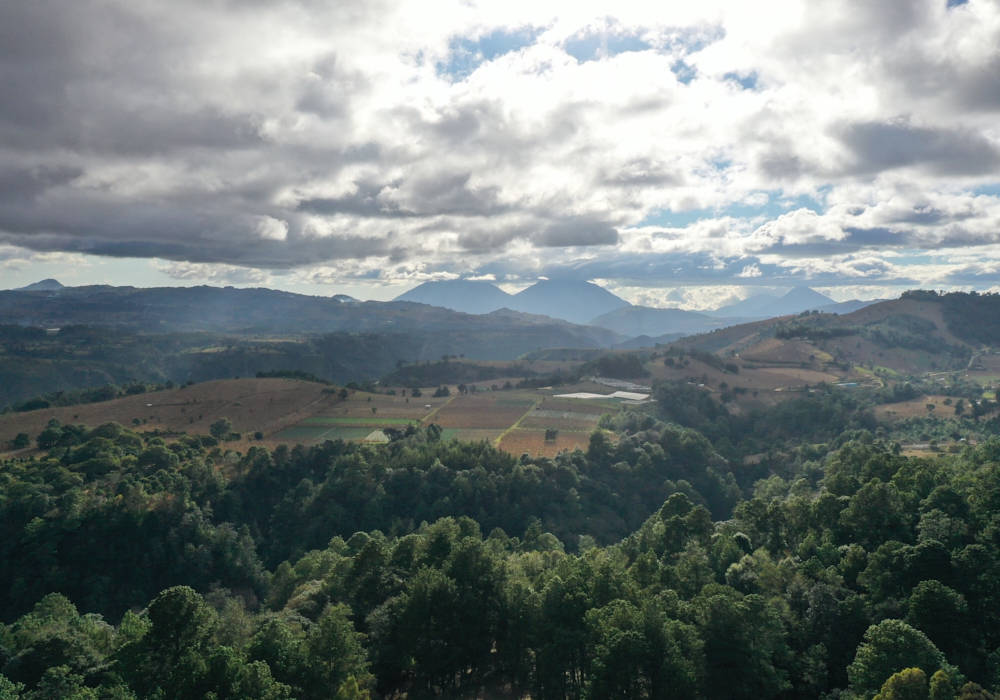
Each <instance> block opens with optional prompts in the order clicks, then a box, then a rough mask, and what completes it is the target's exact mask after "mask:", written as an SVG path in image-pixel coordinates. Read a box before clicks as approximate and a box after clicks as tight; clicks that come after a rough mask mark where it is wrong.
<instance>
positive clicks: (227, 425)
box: [208, 418, 233, 440]
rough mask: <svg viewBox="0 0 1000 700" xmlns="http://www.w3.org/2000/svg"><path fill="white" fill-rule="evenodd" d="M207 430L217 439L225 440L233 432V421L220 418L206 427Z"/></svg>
mask: <svg viewBox="0 0 1000 700" xmlns="http://www.w3.org/2000/svg"><path fill="white" fill-rule="evenodd" d="M208 432H209V433H210V434H211V435H212V437H214V438H216V439H217V440H225V439H226V438H228V437H229V434H230V433H231V432H233V422H232V421H231V420H229V419H228V418H220V419H219V420H217V421H215V422H214V423H212V425H210V426H209V427H208Z"/></svg>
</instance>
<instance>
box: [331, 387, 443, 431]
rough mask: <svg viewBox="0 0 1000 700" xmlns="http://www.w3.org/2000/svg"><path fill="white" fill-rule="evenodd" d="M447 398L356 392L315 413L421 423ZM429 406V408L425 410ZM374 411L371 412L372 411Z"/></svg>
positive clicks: (339, 416) (333, 416) (336, 416)
mask: <svg viewBox="0 0 1000 700" xmlns="http://www.w3.org/2000/svg"><path fill="white" fill-rule="evenodd" d="M448 400H449V399H448V398H437V399H435V398H431V397H428V396H426V395H425V396H420V397H416V398H413V397H404V396H389V395H387V394H366V393H364V392H361V391H359V392H356V393H354V394H351V395H350V396H348V397H347V400H346V401H342V402H338V403H337V404H335V405H331V406H328V407H325V408H323V409H322V410H320V411H318V412H317V413H316V416H317V417H321V416H329V417H331V418H345V417H346V418H373V417H374V418H395V419H399V420H400V421H401V422H403V423H408V422H409V421H413V420H415V421H418V422H419V421H421V420H423V419H424V418H425V417H426V416H427V415H428V414H430V413H431V412H432V411H434V410H436V409H439V408H441V406H444V405H445V404H446V403H448ZM427 406H430V408H427ZM373 408H374V409H376V410H375V411H374V412H372V409H373Z"/></svg>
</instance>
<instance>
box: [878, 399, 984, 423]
mask: <svg viewBox="0 0 1000 700" xmlns="http://www.w3.org/2000/svg"><path fill="white" fill-rule="evenodd" d="M947 398H948V397H947V396H918V397H917V398H915V399H911V400H910V401H901V402H900V403H890V404H885V405H883V406H876V408H875V415H877V416H878V417H879V418H885V419H888V420H901V419H903V418H915V417H917V416H927V415H932V414H933V415H936V416H940V417H941V418H949V417H954V416H955V407H954V406H945V405H944V401H945V399H947ZM951 400H952V402H955V401H957V400H958V399H956V398H954V397H953V398H952V399H951ZM929 403H932V404H934V405H935V406H937V408H935V409H934V410H933V411H928V410H927V404H929ZM966 405H968V401H966Z"/></svg>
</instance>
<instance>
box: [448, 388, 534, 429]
mask: <svg viewBox="0 0 1000 700" xmlns="http://www.w3.org/2000/svg"><path fill="white" fill-rule="evenodd" d="M537 400H538V397H537V396H535V395H533V394H522V393H520V392H517V393H515V392H509V391H505V392H489V393H484V394H480V395H477V396H456V397H455V398H454V399H452V400H451V401H450V402H448V405H447V406H444V407H443V408H441V409H440V410H438V411H437V413H435V414H434V415H433V416H432V417H430V418H429V420H430V421H432V422H434V423H437V424H438V425H440V426H441V427H442V428H479V429H489V428H499V429H500V430H505V429H506V428H509V427H510V426H512V425H513V424H514V423H516V422H517V421H518V419H520V418H521V416H523V415H524V414H525V413H527V412H528V411H529V410H531V407H532V406H533V405H534V403H535V401H537Z"/></svg>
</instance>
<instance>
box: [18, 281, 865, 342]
mask: <svg viewBox="0 0 1000 700" xmlns="http://www.w3.org/2000/svg"><path fill="white" fill-rule="evenodd" d="M871 303H874V302H862V301H857V300H854V301H849V302H842V303H840V304H838V303H836V302H834V301H833V300H832V299H830V298H829V297H827V296H824V295H822V294H820V293H818V292H816V291H814V290H812V289H810V288H808V287H796V288H794V289H792V290H790V291H789V292H788V293H786V294H785V295H783V296H781V297H776V296H773V295H770V294H760V295H757V296H754V297H750V298H749V299H745V300H743V301H741V302H738V303H736V304H732V305H729V306H725V307H722V308H720V309H716V310H714V311H705V312H695V311H686V310H683V309H659V308H650V307H644V306H634V305H632V304H630V303H628V302H627V301H625V300H624V299H621V298H619V297H617V296H615V295H614V294H612V293H611V292H609V291H608V290H606V289H604V288H603V287H601V286H599V285H596V284H593V283H591V282H585V281H570V280H540V281H539V282H537V283H535V284H534V285H532V286H530V287H528V288H527V289H524V290H522V291H521V292H519V293H517V294H508V293H507V292H505V291H504V290H502V289H500V288H499V287H497V286H496V285H494V284H492V283H490V282H488V281H480V280H450V281H440V282H427V283H424V284H422V285H420V286H418V287H416V288H414V289H411V290H410V291H408V292H406V293H405V294H402V295H400V296H399V297H397V298H396V299H395V300H393V301H391V302H376V301H358V300H356V299H353V298H351V297H349V296H346V295H337V296H335V297H332V298H331V297H314V296H307V295H302V294H293V293H290V292H282V291H277V290H271V289H264V288H257V289H234V288H232V287H227V288H224V289H220V288H218V287H163V288H152V289H139V288H134V287H110V286H102V285H97V286H88V287H64V286H63V285H62V284H60V283H59V282H58V281H56V280H51V279H49V280H42V281H41V282H36V283H35V284H32V285H28V286H27V287H24V288H22V289H19V290H9V291H5V292H3V291H0V323H15V324H19V325H34V326H43V327H47V328H52V327H59V326H64V325H72V324H90V325H100V326H105V327H116V328H122V329H131V330H139V331H141V332H147V333H148V332H178V331H194V330H211V331H216V332H226V333H234V332H236V333H248V332H250V333H262V332H264V333H293V334H294V333H325V332H333V331H347V332H352V333H357V332H411V331H420V332H423V331H439V332H440V331H449V332H452V331H458V330H461V331H464V332H468V331H473V332H476V331H486V330H487V329H488V332H489V333H494V332H495V333H505V332H506V333H513V334H514V335H524V334H525V333H526V329H528V328H531V329H532V330H531V333H528V335H530V336H531V337H532V338H533V340H532V341H531V342H532V343H537V342H541V343H549V345H548V347H553V346H554V345H568V344H573V345H576V346H578V347H608V346H617V347H653V346H655V345H656V344H658V343H666V342H670V341H672V340H676V339H677V338H678V337H681V336H685V335H694V334H699V333H707V332H711V331H714V330H717V329H719V328H725V327H727V326H733V325H736V324H739V323H745V322H747V321H749V320H755V319H765V318H774V317H778V316H787V315H790V314H796V313H800V312H802V311H806V310H819V311H824V312H832V313H849V312H851V311H855V310H857V309H860V308H863V307H865V306H867V305H869V304H871ZM543 329H544V330H543ZM543 339H544V340H543ZM514 345H516V346H518V347H520V345H519V344H518V343H516V342H515V343H514ZM533 347H534V348H537V347H538V345H537V344H536V345H534V346H533Z"/></svg>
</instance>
